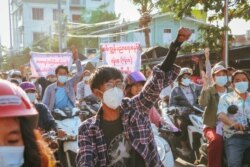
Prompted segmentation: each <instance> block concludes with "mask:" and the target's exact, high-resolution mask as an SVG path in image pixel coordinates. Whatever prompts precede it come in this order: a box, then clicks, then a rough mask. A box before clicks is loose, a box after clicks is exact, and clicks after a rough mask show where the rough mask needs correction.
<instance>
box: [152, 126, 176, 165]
mask: <svg viewBox="0 0 250 167" xmlns="http://www.w3.org/2000/svg"><path fill="white" fill-rule="evenodd" d="M151 127H152V130H153V134H154V139H155V142H156V145H157V151H158V153H159V155H160V159H161V161H162V163H163V165H164V167H174V157H173V153H172V150H171V147H170V146H169V144H168V142H167V141H166V140H164V139H163V138H162V137H161V136H160V133H159V131H158V128H157V127H156V126H155V125H154V124H151Z"/></svg>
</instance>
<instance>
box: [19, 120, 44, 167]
mask: <svg viewBox="0 0 250 167" xmlns="http://www.w3.org/2000/svg"><path fill="white" fill-rule="evenodd" d="M31 126H32V125H31V124H30V122H29V121H28V119H27V118H25V117H22V118H21V119H20V127H21V132H22V137H23V142H24V147H25V150H24V165H23V166H37V167H40V166H41V155H40V152H39V147H38V144H37V140H36V136H35V134H34V131H33V128H31Z"/></svg>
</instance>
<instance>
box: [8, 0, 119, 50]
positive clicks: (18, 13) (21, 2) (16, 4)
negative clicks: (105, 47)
mask: <svg viewBox="0 0 250 167" xmlns="http://www.w3.org/2000/svg"><path fill="white" fill-rule="evenodd" d="M114 1H115V0H60V2H61V10H62V11H61V12H62V15H63V16H65V17H66V18H67V20H68V21H70V22H78V21H79V20H80V18H81V12H82V11H81V10H82V9H83V8H86V9H88V10H93V9H96V8H98V7H99V6H101V5H103V4H106V5H107V7H106V9H107V11H109V12H114V11H115V5H114ZM10 5H11V18H12V19H11V20H12V34H13V35H12V36H13V37H12V42H13V50H14V51H17V52H18V51H21V50H23V49H24V48H26V47H30V46H31V45H32V44H34V43H36V42H39V41H40V40H42V39H43V38H44V36H52V34H53V31H54V29H55V27H54V26H55V22H56V21H57V20H58V17H57V16H58V0H12V1H11V4H10Z"/></svg>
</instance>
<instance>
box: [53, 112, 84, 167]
mask: <svg viewBox="0 0 250 167" xmlns="http://www.w3.org/2000/svg"><path fill="white" fill-rule="evenodd" d="M79 113H80V109H79V108H73V109H69V108H65V109H63V110H60V109H55V110H54V111H53V112H52V115H53V116H54V118H55V120H56V123H57V125H58V128H60V129H63V130H64V131H65V132H66V134H67V135H68V136H70V137H69V138H66V139H65V140H59V154H60V156H59V157H60V160H61V162H62V164H64V165H65V164H66V165H65V166H67V167H72V166H75V157H76V154H77V150H78V144H77V134H78V127H79V126H80V124H81V120H80V118H79ZM60 150H61V151H60ZM62 152H63V153H62ZM65 156H66V162H65Z"/></svg>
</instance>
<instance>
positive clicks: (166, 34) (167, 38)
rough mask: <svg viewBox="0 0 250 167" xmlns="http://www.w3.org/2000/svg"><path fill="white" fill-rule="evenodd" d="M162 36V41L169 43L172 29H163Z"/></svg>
mask: <svg viewBox="0 0 250 167" xmlns="http://www.w3.org/2000/svg"><path fill="white" fill-rule="evenodd" d="M162 37H163V43H164V44H170V43H171V41H172V31H171V29H168V28H166V29H164V30H163V36H162Z"/></svg>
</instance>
